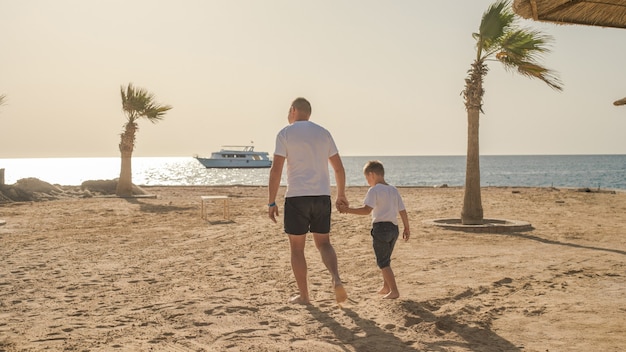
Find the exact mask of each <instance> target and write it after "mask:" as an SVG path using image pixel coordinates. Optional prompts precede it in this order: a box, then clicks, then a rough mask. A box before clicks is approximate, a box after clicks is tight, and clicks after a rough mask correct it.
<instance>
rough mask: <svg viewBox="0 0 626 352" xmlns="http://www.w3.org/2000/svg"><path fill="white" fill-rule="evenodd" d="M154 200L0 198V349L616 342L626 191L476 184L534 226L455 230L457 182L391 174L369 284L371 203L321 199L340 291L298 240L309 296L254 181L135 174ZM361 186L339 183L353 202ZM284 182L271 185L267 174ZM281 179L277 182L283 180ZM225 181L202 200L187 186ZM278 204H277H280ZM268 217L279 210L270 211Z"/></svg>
mask: <svg viewBox="0 0 626 352" xmlns="http://www.w3.org/2000/svg"><path fill="white" fill-rule="evenodd" d="M144 189H145V190H146V191H147V192H148V193H149V194H152V195H155V196H156V198H134V199H120V198H115V197H109V198H96V197H94V198H79V197H67V198H62V199H58V200H51V201H39V202H12V203H3V204H0V219H2V220H4V221H6V224H4V225H2V226H0V351H2V352H9V351H11V352H13V351H42V350H48V351H523V352H530V351H533V352H535V351H536V352H546V351H549V352H555V351H622V350H623V349H624V346H626V193H624V192H616V193H608V192H580V191H577V190H573V189H554V188H484V189H483V193H482V196H483V207H484V212H485V217H488V218H502V219H515V220H523V221H528V222H530V223H531V224H532V226H533V230H531V231H526V232H513V233H466V232H460V231H450V230H446V229H443V228H439V227H435V226H429V225H426V224H424V223H423V221H425V220H429V219H434V218H448V217H458V216H459V214H460V211H461V205H462V204H461V203H462V199H463V190H462V189H461V188H400V192H401V194H402V196H403V198H404V201H405V204H406V206H407V211H408V214H409V219H410V221H411V227H412V238H411V240H410V241H409V242H406V243H404V242H402V241H399V242H398V244H397V245H396V249H395V252H394V255H393V258H392V268H393V270H394V272H395V274H396V279H397V282H398V285H399V289H400V294H401V297H400V298H399V299H397V300H383V299H380V298H379V297H378V295H377V294H376V291H377V290H378V288H379V287H380V284H381V277H380V272H379V270H378V268H377V267H376V264H375V260H374V255H373V251H372V249H371V241H370V237H369V227H370V224H369V222H370V219H369V217H366V216H355V215H345V214H339V213H338V212H334V213H333V225H332V227H333V230H332V234H331V236H332V243H333V244H334V246H335V250H336V251H337V255H338V260H339V268H340V272H341V275H342V278H343V279H344V281H345V285H346V289H347V291H348V294H349V301H348V302H347V303H346V304H344V305H343V306H342V307H339V306H337V304H336V303H335V301H334V298H333V294H332V289H331V283H330V276H329V274H328V273H327V271H326V270H325V268H324V266H323V264H322V263H321V260H320V258H319V255H318V252H317V251H316V249H315V247H314V245H313V242H312V240H311V239H309V242H308V244H307V260H308V264H309V282H310V285H309V287H310V289H311V298H312V304H311V305H309V306H302V305H293V304H289V303H287V301H288V299H289V297H290V296H291V295H293V294H295V293H296V286H295V281H294V279H293V274H292V272H291V267H290V264H289V248H288V242H287V239H286V238H285V235H284V234H283V231H282V226H281V225H280V224H274V223H272V222H271V221H270V220H269V219H268V218H267V207H266V200H267V188H266V187H243V186H229V187H145V188H144ZM365 191H366V188H365V187H349V188H348V191H347V194H348V198H349V199H350V201H351V203H352V204H353V205H356V204H360V202H361V200H362V198H363V196H364V195H365ZM281 192H284V189H282V190H281ZM281 194H282V193H281ZM202 195H228V196H229V199H230V219H229V220H225V219H223V214H222V203H221V201H215V202H211V203H209V204H208V214H207V215H208V217H207V219H202V218H201V212H200V196H202ZM281 215H282V207H281ZM280 220H282V218H281V219H280Z"/></svg>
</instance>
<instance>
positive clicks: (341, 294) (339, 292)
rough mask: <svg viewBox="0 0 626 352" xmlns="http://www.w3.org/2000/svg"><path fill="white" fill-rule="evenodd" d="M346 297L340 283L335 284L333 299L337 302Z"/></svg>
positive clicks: (343, 300) (342, 300)
mask: <svg viewBox="0 0 626 352" xmlns="http://www.w3.org/2000/svg"><path fill="white" fill-rule="evenodd" d="M347 299H348V293H347V292H346V289H345V288H343V285H342V284H339V285H335V300H336V301H337V303H343V302H345V301H346V300H347Z"/></svg>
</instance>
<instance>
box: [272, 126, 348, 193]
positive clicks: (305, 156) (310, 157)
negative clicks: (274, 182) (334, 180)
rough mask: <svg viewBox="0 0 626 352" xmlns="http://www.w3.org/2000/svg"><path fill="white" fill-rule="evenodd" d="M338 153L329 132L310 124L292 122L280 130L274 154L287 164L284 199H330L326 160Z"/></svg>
mask: <svg viewBox="0 0 626 352" xmlns="http://www.w3.org/2000/svg"><path fill="white" fill-rule="evenodd" d="M337 153H338V151H337V146H336V145H335V141H334V140H333V137H332V136H331V134H330V132H328V131H327V130H326V129H325V128H323V127H322V126H320V125H317V124H315V123H313V122H311V121H295V122H293V123H292V124H291V125H289V126H286V127H285V128H283V129H282V130H280V132H278V135H277V136H276V149H275V151H274V154H275V155H280V156H283V157H285V158H286V161H287V192H286V194H285V197H286V198H289V197H300V196H330V175H329V172H328V158H330V157H331V156H333V155H335V154H337Z"/></svg>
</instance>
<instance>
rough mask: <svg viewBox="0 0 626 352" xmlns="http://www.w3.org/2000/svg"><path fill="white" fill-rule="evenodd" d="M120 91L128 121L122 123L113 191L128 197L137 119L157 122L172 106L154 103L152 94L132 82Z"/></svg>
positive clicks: (131, 185) (130, 190)
mask: <svg viewBox="0 0 626 352" xmlns="http://www.w3.org/2000/svg"><path fill="white" fill-rule="evenodd" d="M120 93H121V94H122V110H124V113H125V114H126V118H127V119H128V121H127V122H126V124H125V125H124V133H122V134H121V137H122V138H121V142H120V152H121V154H122V166H121V169H120V178H119V180H118V182H117V189H116V190H115V193H116V194H117V195H118V196H119V197H130V196H131V195H132V187H133V181H132V168H131V159H132V156H133V150H134V149H135V133H136V132H137V129H138V128H139V127H138V125H137V120H138V119H139V118H142V117H145V118H147V119H148V120H149V121H150V122H152V123H157V122H159V121H160V120H162V119H163V116H164V115H165V113H166V112H167V111H168V110H170V109H171V108H172V107H171V106H169V105H159V104H157V103H155V101H154V95H153V94H150V93H148V91H147V90H145V89H143V88H135V87H133V84H132V83H129V84H128V86H127V87H126V88H124V86H122V87H121V89H120Z"/></svg>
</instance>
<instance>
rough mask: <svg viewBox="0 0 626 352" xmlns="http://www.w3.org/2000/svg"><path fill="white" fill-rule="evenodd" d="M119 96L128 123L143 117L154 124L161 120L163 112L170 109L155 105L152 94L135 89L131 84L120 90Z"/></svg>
mask: <svg viewBox="0 0 626 352" xmlns="http://www.w3.org/2000/svg"><path fill="white" fill-rule="evenodd" d="M121 96H122V109H123V110H124V112H125V113H126V116H127V117H128V120H129V121H130V122H133V121H135V120H136V119H138V118H140V117H145V118H147V119H148V120H150V122H152V123H156V122H158V121H160V120H162V119H163V117H164V115H165V112H167V111H168V110H170V109H172V107H171V106H169V105H160V104H158V103H156V102H155V97H154V94H151V93H150V92H148V91H147V90H146V89H144V88H135V87H134V86H133V85H132V83H129V84H128V86H127V87H126V88H124V87H122V88H121Z"/></svg>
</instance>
